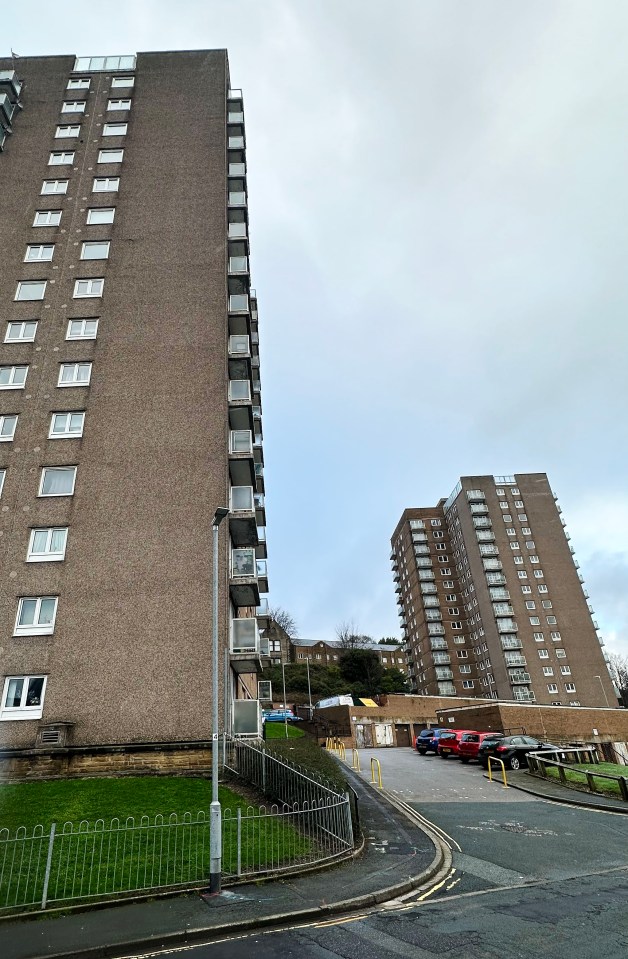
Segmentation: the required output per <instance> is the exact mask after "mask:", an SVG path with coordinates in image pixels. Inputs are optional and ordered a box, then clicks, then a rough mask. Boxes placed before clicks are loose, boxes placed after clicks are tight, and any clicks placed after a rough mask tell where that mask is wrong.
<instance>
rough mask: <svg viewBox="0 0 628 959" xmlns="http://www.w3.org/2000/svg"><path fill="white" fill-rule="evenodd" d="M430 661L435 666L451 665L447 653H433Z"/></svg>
mask: <svg viewBox="0 0 628 959" xmlns="http://www.w3.org/2000/svg"><path fill="white" fill-rule="evenodd" d="M432 661H433V663H434V665H435V666H449V664H450V663H451V656H450V655H449V653H434V655H433V656H432Z"/></svg>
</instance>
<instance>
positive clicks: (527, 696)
mask: <svg viewBox="0 0 628 959" xmlns="http://www.w3.org/2000/svg"><path fill="white" fill-rule="evenodd" d="M512 697H513V699H514V700H516V702H518V703H533V702H535V701H536V696H535V695H534V693H533V692H532V691H531V690H529V689H513V691H512Z"/></svg>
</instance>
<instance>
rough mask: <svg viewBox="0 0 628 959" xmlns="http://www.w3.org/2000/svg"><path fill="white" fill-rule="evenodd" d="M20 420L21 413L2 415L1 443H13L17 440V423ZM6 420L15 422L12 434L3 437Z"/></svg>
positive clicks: (0, 416)
mask: <svg viewBox="0 0 628 959" xmlns="http://www.w3.org/2000/svg"><path fill="white" fill-rule="evenodd" d="M18 419H19V413H2V414H1V415H0V443H12V442H13V440H14V438H15V431H16V429H17V421H18ZM6 420H13V432H12V433H11V434H8V433H7V434H6V435H3V433H2V430H3V429H4V424H5V422H6Z"/></svg>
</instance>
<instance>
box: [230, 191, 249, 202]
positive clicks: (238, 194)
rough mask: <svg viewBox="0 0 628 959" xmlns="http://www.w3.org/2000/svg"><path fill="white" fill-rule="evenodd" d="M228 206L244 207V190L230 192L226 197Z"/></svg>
mask: <svg viewBox="0 0 628 959" xmlns="http://www.w3.org/2000/svg"><path fill="white" fill-rule="evenodd" d="M227 203H228V205H229V206H246V193H245V191H244V190H232V191H231V192H230V193H229V195H228V197H227Z"/></svg>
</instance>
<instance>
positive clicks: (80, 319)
mask: <svg viewBox="0 0 628 959" xmlns="http://www.w3.org/2000/svg"><path fill="white" fill-rule="evenodd" d="M99 319H100V318H99V317H97V316H75V317H69V318H68V325H67V329H66V331H65V339H66V342H69V343H75V342H79V341H80V340H95V339H96V338H97V336H98V321H99ZM73 323H83V324H85V323H95V324H96V329H95V330H94V335H93V336H87V335H85V334H82V335H80V336H70V330H71V327H72V324H73ZM84 328H85V327H83V329H84Z"/></svg>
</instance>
